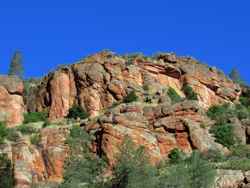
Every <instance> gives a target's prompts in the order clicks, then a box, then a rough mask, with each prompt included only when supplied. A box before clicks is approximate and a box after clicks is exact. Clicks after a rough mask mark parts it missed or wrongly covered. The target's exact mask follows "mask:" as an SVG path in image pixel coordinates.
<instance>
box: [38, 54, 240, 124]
mask: <svg viewBox="0 0 250 188" xmlns="http://www.w3.org/2000/svg"><path fill="white" fill-rule="evenodd" d="M185 84H189V85H190V86H191V87H192V88H193V90H194V91H195V92H196V93H197V94H198V98H199V103H200V105H201V106H202V107H204V108H208V107H210V106H212V105H215V104H219V103H224V102H232V101H235V100H237V99H238V97H239V95H240V93H241V89H240V87H239V86H238V85H237V84H234V83H233V82H232V81H231V80H229V79H228V78H227V77H226V76H225V75H224V74H223V73H221V72H220V71H218V70H217V69H215V68H211V67H208V66H207V65H204V64H200V63H198V62H197V61H195V60H194V59H191V58H182V57H176V56H175V55H173V54H165V55H161V56H158V57H157V58H155V59H145V58H134V59H132V60H130V59H128V58H125V57H122V56H116V55H113V54H112V53H109V52H102V53H98V54H96V55H93V56H90V57H88V58H87V59H85V60H83V61H80V62H79V63H77V64H74V65H70V66H67V67H62V68H59V69H58V70H56V71H55V72H53V73H50V74H49V75H48V76H47V77H45V78H44V79H43V81H42V83H41V85H39V86H38V87H39V89H38V92H37V93H36V100H35V101H34V102H33V104H34V106H35V107H36V110H38V111H42V110H44V109H49V116H50V119H51V120H54V119H57V118H63V117H65V116H66V115H67V113H68V110H69V108H70V107H71V106H73V105H74V104H80V105H81V106H82V107H83V108H84V109H86V110H87V111H88V112H89V113H90V114H91V116H96V115H98V114H99V112H100V110H102V109H105V108H107V107H110V106H112V104H113V103H114V102H117V101H121V100H122V98H123V97H124V96H126V95H127V94H128V93H129V92H130V91H131V90H137V91H142V90H143V89H142V88H143V86H144V87H145V86H150V88H151V90H153V91H156V92H157V91H160V90H162V89H163V88H169V87H172V88H173V89H175V90H176V92H177V93H178V94H179V95H180V96H182V97H184V93H183V91H182V87H183V85H185Z"/></svg>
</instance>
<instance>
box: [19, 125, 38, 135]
mask: <svg viewBox="0 0 250 188" xmlns="http://www.w3.org/2000/svg"><path fill="white" fill-rule="evenodd" d="M17 130H18V131H20V132H21V133H22V134H32V133H35V132H36V129H35V128H33V127H30V126H27V125H20V126H19V127H17Z"/></svg>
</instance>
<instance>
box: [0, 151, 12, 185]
mask: <svg viewBox="0 0 250 188" xmlns="http://www.w3.org/2000/svg"><path fill="white" fill-rule="evenodd" d="M13 187H14V178H13V172H12V165H11V161H10V160H9V159H8V157H7V155H6V154H0V188H13Z"/></svg>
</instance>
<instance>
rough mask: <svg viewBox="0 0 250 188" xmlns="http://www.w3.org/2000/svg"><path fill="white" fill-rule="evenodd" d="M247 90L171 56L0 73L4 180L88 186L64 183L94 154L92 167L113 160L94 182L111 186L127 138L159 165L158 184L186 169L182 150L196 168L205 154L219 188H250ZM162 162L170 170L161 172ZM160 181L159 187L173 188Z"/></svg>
mask: <svg viewBox="0 0 250 188" xmlns="http://www.w3.org/2000/svg"><path fill="white" fill-rule="evenodd" d="M249 91H250V90H249V88H248V87H246V86H240V85H238V84H236V83H234V82H233V81H232V80H230V79H229V78H227V76H226V75H224V74H223V73H222V72H221V71H219V70H217V69H216V68H215V67H209V66H208V65H205V64H201V63H200V62H198V61H197V60H195V59H193V58H190V57H178V56H176V55H175V54H172V53H162V54H158V55H156V56H155V57H145V56H143V55H140V54H139V55H138V54H137V55H126V56H121V55H116V54H114V53H112V52H108V51H103V52H100V53H97V54H95V55H92V56H89V57H87V58H85V59H83V60H81V61H79V62H77V63H75V64H72V65H67V66H61V67H59V68H58V69H57V70H55V71H53V72H51V73H49V74H48V75H47V76H45V77H44V78H42V79H41V80H39V81H35V82H27V81H26V82H25V83H23V81H22V80H19V79H18V78H15V77H8V76H0V122H3V123H2V124H1V125H0V138H1V139H0V141H1V142H0V154H2V155H4V154H6V158H4V160H2V161H7V160H8V159H9V162H10V164H11V165H10V167H8V168H7V167H4V168H3V167H2V168H0V180H1V178H2V177H4V176H6V174H4V173H3V170H1V169H4V171H5V172H7V170H6V169H8V170H9V172H10V175H7V176H10V177H13V180H14V182H15V187H17V188H26V187H27V188H28V187H57V186H58V185H59V184H61V183H62V182H63V184H61V185H62V187H63V185H64V187H74V186H79V185H82V187H86V186H85V185H83V184H84V183H86V182H82V181H80V182H77V181H76V182H74V183H75V184H67V183H68V182H67V178H66V177H67V176H66V175H67V172H68V169H69V168H68V166H67V165H68V163H69V164H70V162H68V161H69V159H70V160H71V157H72V156H73V158H74V157H76V158H77V157H78V158H77V160H81V159H82V158H84V157H82V156H84V155H85V154H86V155H87V156H88V155H91V156H92V157H90V158H91V160H90V161H91V162H93V158H95V157H96V158H98V160H99V159H100V160H103V161H104V163H105V167H104V168H103V169H102V170H101V173H99V174H97V175H96V176H94V175H93V174H94V172H93V174H90V176H91V179H95V178H96V177H98V178H97V180H98V181H100V177H102V178H104V179H105V180H103V182H105V183H107V182H108V183H109V178H111V177H113V176H114V177H115V173H114V172H116V168H117V164H119V160H118V159H119V158H117V156H119V153H121V146H123V144H124V141H125V140H126V139H129V140H130V141H131V142H132V145H133V147H134V149H135V150H136V148H138V147H140V146H143V148H144V149H143V155H142V156H141V159H142V158H144V157H145V156H147V157H146V158H147V161H148V164H149V165H150V166H152V168H156V167H157V169H158V173H159V174H158V176H156V175H155V176H156V177H157V178H159V177H160V178H162V177H161V175H162V173H160V172H162V171H163V172H164V169H173V166H174V167H175V165H177V166H178V164H179V163H178V164H176V163H171V159H173V152H174V151H177V152H176V153H178V154H176V155H177V156H179V155H183V156H186V158H187V160H189V157H190V156H191V158H190V160H191V161H192V156H196V154H195V153H196V152H199V155H200V156H202V159H201V160H202V161H204V163H208V164H209V166H211V169H214V170H215V171H216V178H215V179H214V180H213V181H214V183H213V184H214V185H215V187H217V188H230V187H233V188H237V187H239V188H240V187H241V188H247V187H249V186H250V177H249V174H250V158H249V156H250V155H249V154H250V150H249V145H248V144H250V110H249V109H250V108H249V106H250V102H249V101H250V96H249V93H250V92H249ZM3 124H6V127H5V126H4V125H3ZM1 127H2V128H1ZM2 130H3V131H2ZM81 131H82V132H81ZM1 132H4V134H2V133H1ZM87 138H88V141H86V142H85V141H84V140H85V139H87ZM83 145H84V147H85V149H83V150H80V151H79V148H81V147H82V146H83ZM78 146H79V148H77V147H78ZM75 147H76V148H75ZM86 148H87V151H86ZM79 152H80V154H79ZM79 156H80V157H79ZM127 156H129V154H128V155H127ZM177 158H178V157H177ZM184 158H185V157H184ZM145 160H146V159H145ZM66 161H67V162H66ZM73 161H74V160H73ZM128 161H129V160H128ZM166 161H167V162H166ZM169 161H170V163H171V164H169ZM0 162H1V159H0ZM85 162H86V161H85ZM162 162H166V163H167V165H166V166H167V167H166V166H164V167H162V168H160V166H161V165H160V164H161V163H162ZM182 162H183V163H184V162H185V160H183V161H182ZM182 162H180V164H182ZM86 163H87V162H86ZM86 163H85V164H86ZM94 164H95V165H97V164H96V163H91V165H90V166H91V167H93V166H94ZM171 165H173V166H171ZM2 166H4V165H2ZM69 166H70V165H69ZM132 166H133V165H132ZM135 166H136V164H135ZM139 166H140V165H139ZM0 167H1V163H0ZM72 168H73V167H72ZM85 168H86V167H85ZM89 168H90V167H89ZM138 168H139V167H138ZM73 169H74V168H73ZM159 169H160V170H159ZM184 169H185V168H184ZM85 170H86V169H85ZM91 170H93V169H91ZM197 170H198V169H197ZM76 171H77V170H76ZM86 171H87V172H88V170H86ZM86 171H84V172H86ZM173 171H174V170H170V172H173ZM65 172H66V173H65ZM79 172H80V170H79ZM91 172H92V171H91ZM83 174H84V173H83ZM146 174H147V173H146ZM163 174H164V173H163ZM204 174H205V173H204ZM1 176H2V177H1ZM150 176H151V177H153V175H150ZM169 176H170V175H169ZM169 176H168V175H167V178H168V177H169ZM72 177H74V176H73V175H72ZM163 177H165V176H163ZM170 177H171V176H170ZM211 177H212V176H211ZM74 178H75V177H74ZM74 178H73V180H77V179H74ZM167 178H166V179H165V180H164V181H166V182H167V180H169V179H167ZM113 179H115V178H113ZM113 179H112V178H111V180H110V181H111V182H112V183H113ZM142 179H143V178H142ZM146 179H147V178H146ZM131 181H132V180H131ZM150 181H151V180H150ZM183 181H184V180H183ZM169 182H171V181H170V180H169ZM92 183H93V182H92ZM95 183H96V182H95ZM95 183H93V185H92V184H91V185H92V187H97V185H96V184H95ZM112 183H111V184H112ZM116 183H117V182H116ZM159 184H161V183H155V185H151V187H166V186H171V185H167V184H165V185H163V184H162V185H159ZM98 185H99V184H98ZM156 185H157V186H156ZM87 186H88V185H87ZM105 186H106V187H117V188H119V187H124V188H125V187H133V186H129V185H128V184H127V185H126V186H119V185H117V184H112V185H106V184H105ZM105 186H104V187H105ZM134 186H135V185H134ZM172 186H176V187H181V186H177V185H172ZM135 187H144V186H142V185H137V186H135ZM182 187H186V188H188V186H187V185H182ZM0 188H1V183H0Z"/></svg>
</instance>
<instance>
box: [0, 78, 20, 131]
mask: <svg viewBox="0 0 250 188" xmlns="http://www.w3.org/2000/svg"><path fill="white" fill-rule="evenodd" d="M23 90H24V86H23V82H22V81H21V80H20V79H18V78H16V77H13V76H0V121H4V122H6V123H7V125H9V126H15V125H19V124H21V123H22V121H23V113H24V109H25V108H24V102H23Z"/></svg>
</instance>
